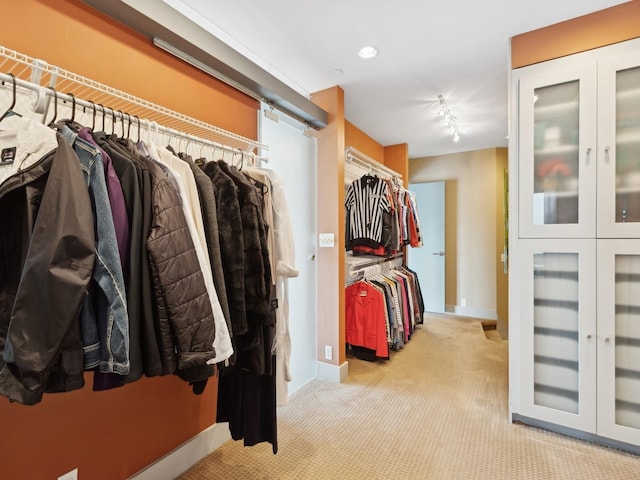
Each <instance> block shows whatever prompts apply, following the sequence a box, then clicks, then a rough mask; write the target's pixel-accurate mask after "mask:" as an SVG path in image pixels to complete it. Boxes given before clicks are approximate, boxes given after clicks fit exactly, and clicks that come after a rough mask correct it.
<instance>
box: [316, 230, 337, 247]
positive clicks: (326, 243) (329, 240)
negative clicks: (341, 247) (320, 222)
mask: <svg viewBox="0 0 640 480" xmlns="http://www.w3.org/2000/svg"><path fill="white" fill-rule="evenodd" d="M318 243H319V245H320V246H321V247H323V248H331V247H333V246H334V245H335V235H334V234H333V233H321V234H320V237H319V242H318Z"/></svg>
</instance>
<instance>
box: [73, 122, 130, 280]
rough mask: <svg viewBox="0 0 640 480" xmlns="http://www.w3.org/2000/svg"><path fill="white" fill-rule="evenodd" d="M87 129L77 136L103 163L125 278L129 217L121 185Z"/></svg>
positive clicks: (107, 156)
mask: <svg viewBox="0 0 640 480" xmlns="http://www.w3.org/2000/svg"><path fill="white" fill-rule="evenodd" d="M91 133H92V132H91V129H90V128H89V127H84V128H81V129H80V130H79V131H78V136H79V137H80V138H82V139H83V140H86V141H87V142H89V143H90V144H91V145H95V146H96V147H97V148H98V150H99V151H100V154H101V155H102V160H103V162H104V176H105V179H106V181H107V193H108V195H109V204H110V205H111V214H112V216H113V226H114V227H115V229H116V241H117V242H118V250H119V253H120V264H121V265H122V271H123V273H124V276H125V278H126V277H127V272H128V271H129V216H128V215H127V208H126V205H125V203H124V193H122V185H121V184H120V179H119V178H118V176H117V175H116V171H115V170H114V169H113V165H112V164H111V157H110V156H109V155H108V154H107V152H105V151H104V150H103V149H102V148H100V145H98V144H97V143H96V141H95V140H94V139H93V136H92V135H91Z"/></svg>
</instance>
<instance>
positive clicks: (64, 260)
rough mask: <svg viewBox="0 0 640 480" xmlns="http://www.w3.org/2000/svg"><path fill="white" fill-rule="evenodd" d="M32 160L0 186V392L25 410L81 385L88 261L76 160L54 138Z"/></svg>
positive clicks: (89, 225) (84, 196)
mask: <svg viewBox="0 0 640 480" xmlns="http://www.w3.org/2000/svg"><path fill="white" fill-rule="evenodd" d="M2 127H5V123H4V122H3V123H2V124H0V128H2ZM30 140H32V141H34V142H35V140H34V139H33V138H31V139H30ZM2 147H3V150H4V145H2ZM32 147H33V145H28V146H27V150H26V156H24V152H23V154H21V153H20V145H18V146H17V148H18V150H17V157H16V159H15V161H16V163H17V162H23V161H24V160H25V159H26V158H27V156H29V155H30V154H35V155H40V154H41V153H42V152H39V151H38V149H37V148H32ZM40 158H41V159H40V160H39V161H37V162H35V163H34V164H33V165H32V166H31V167H30V168H28V169H27V170H23V171H21V172H19V173H17V174H15V175H13V176H12V177H10V178H9V179H6V180H5V181H4V182H3V183H2V185H1V186H0V225H2V228H1V229H0V353H2V355H0V394H1V395H4V396H6V397H8V398H10V399H11V400H15V401H18V402H20V403H23V404H26V405H33V404H36V403H38V402H40V400H41V399H42V396H43V394H44V393H45V391H47V392H63V391H70V390H74V389H78V388H81V387H82V386H83V385H84V378H83V358H82V338H81V334H80V323H79V321H78V315H79V312H80V308H81V306H82V302H83V300H84V298H85V296H86V290H87V285H88V284H89V280H90V278H91V273H92V271H93V263H94V260H95V240H94V232H93V214H92V211H91V204H90V200H89V194H88V192H87V187H86V184H85V182H84V178H83V176H82V170H81V168H80V162H79V161H78V158H77V156H76V155H75V153H74V152H73V149H72V148H71V146H70V145H68V144H67V143H66V142H65V141H64V140H63V139H62V138H61V137H58V147H57V150H55V152H51V151H48V152H44V154H43V155H41V157H40Z"/></svg>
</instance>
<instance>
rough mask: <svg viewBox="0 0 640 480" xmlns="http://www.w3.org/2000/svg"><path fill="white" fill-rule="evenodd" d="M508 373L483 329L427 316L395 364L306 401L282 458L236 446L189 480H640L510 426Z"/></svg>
mask: <svg viewBox="0 0 640 480" xmlns="http://www.w3.org/2000/svg"><path fill="white" fill-rule="evenodd" d="M485 333H487V335H485ZM507 363H508V362H507V343H506V342H505V341H502V340H500V338H499V336H498V335H496V334H494V332H490V331H489V332H483V329H482V326H481V324H480V322H479V321H477V320H472V319H465V318H457V317H447V316H432V317H429V318H428V319H427V320H426V321H425V324H424V325H423V326H421V327H420V328H419V330H418V331H417V332H416V333H415V334H414V337H413V340H412V341H411V342H409V344H408V345H407V347H406V348H405V349H404V350H402V351H399V352H395V353H394V354H393V355H392V358H391V360H390V361H388V362H384V363H368V362H364V361H360V360H357V359H353V358H350V359H349V374H350V375H349V378H348V381H347V382H346V383H342V384H334V383H328V382H323V381H318V380H315V381H313V382H311V383H310V384H308V385H307V386H305V387H303V388H302V389H301V390H300V391H299V392H297V393H296V394H295V395H294V396H293V397H292V398H291V400H290V403H289V404H288V405H287V406H285V407H283V408H281V409H280V410H279V411H278V415H279V419H278V428H279V446H280V450H279V452H278V454H277V455H273V454H272V453H271V446H270V445H268V444H264V445H257V446H254V447H250V448H247V447H243V446H242V443H241V442H229V443H227V444H225V445H223V446H222V447H221V448H219V449H218V450H216V451H215V452H213V453H212V454H211V455H209V456H208V457H207V458H205V459H203V460H202V461H201V462H199V463H198V464H197V465H195V466H194V467H193V468H191V470H189V471H188V472H187V473H185V474H184V475H182V476H181V477H180V479H181V480H195V479H221V480H222V479H269V480H271V479H283V480H284V479H362V480H371V479H384V480H387V479H402V480H405V479H416V480H419V479H434V480H435V479H438V480H472V479H474V480H475V479H478V480H484V479H492V480H502V479H508V480H516V479H517V480H521V479H522V480H526V479H532V480H533V479H535V480H548V479H554V480H556V479H571V480H573V479H594V480H601V479H606V480H630V479H638V478H640V458H639V457H637V456H634V455H631V454H628V453H623V452H619V451H616V450H612V449H609V448H606V447H601V446H597V445H593V444H589V443H586V442H582V441H579V440H574V439H571V438H567V437H563V436H560V435H557V434H553V433H549V432H545V431H543V430H538V429H535V428H531V427H526V426H522V425H514V424H512V423H510V422H509V419H508V406H507V402H508V398H507V396H508V393H507V392H508V390H507Z"/></svg>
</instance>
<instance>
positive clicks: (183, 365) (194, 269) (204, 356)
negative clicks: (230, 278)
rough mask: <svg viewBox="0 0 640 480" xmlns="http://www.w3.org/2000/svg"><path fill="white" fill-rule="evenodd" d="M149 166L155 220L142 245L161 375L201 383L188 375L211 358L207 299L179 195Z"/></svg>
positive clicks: (211, 328) (212, 325)
mask: <svg viewBox="0 0 640 480" xmlns="http://www.w3.org/2000/svg"><path fill="white" fill-rule="evenodd" d="M147 166H148V168H149V171H150V173H151V179H152V182H151V183H152V205H153V215H152V218H153V221H152V227H151V234H150V235H149V237H148V238H147V240H146V244H147V250H148V252H149V260H150V262H149V263H150V266H151V273H152V280H153V286H154V293H155V307H156V308H157V320H158V332H159V334H160V341H161V344H162V347H163V348H162V351H161V355H162V359H163V364H164V373H178V374H179V375H180V376H181V377H182V378H183V379H185V380H193V381H197V380H202V378H197V377H193V378H192V379H190V378H189V373H188V372H190V371H198V372H204V371H208V370H207V369H206V368H205V366H206V362H207V360H210V359H211V358H213V357H214V356H215V351H214V349H213V340H214V337H215V323H214V319H213V311H212V307H211V299H210V297H209V294H208V292H207V289H206V286H205V282H204V277H203V274H202V271H201V270H200V264H199V263H198V257H197V254H196V251H195V247H194V244H193V240H192V238H191V235H190V233H189V229H188V227H187V221H186V219H185V217H184V212H183V210H182V206H181V203H180V198H179V196H178V193H177V192H176V191H175V189H174V188H173V186H172V185H171V183H170V182H169V179H168V178H167V177H166V175H165V174H164V172H163V171H162V170H161V169H160V167H158V166H157V165H154V164H153V163H152V162H148V164H147Z"/></svg>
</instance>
